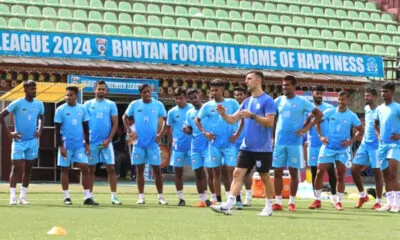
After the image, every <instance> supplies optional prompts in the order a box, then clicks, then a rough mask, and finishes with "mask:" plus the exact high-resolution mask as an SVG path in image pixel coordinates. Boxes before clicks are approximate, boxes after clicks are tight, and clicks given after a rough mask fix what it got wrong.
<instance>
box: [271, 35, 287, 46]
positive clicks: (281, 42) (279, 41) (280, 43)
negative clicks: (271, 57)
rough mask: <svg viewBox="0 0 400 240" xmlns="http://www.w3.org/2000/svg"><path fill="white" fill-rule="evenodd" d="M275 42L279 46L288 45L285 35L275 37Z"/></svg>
mask: <svg viewBox="0 0 400 240" xmlns="http://www.w3.org/2000/svg"><path fill="white" fill-rule="evenodd" d="M274 44H275V45H276V46H278V47H286V46H287V43H286V39H284V38H283V37H275V38H274Z"/></svg>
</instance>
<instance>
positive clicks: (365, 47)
mask: <svg viewBox="0 0 400 240" xmlns="http://www.w3.org/2000/svg"><path fill="white" fill-rule="evenodd" d="M363 51H364V52H365V53H374V52H375V50H374V47H373V46H372V45H369V44H364V45H363Z"/></svg>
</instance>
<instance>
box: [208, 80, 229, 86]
mask: <svg viewBox="0 0 400 240" xmlns="http://www.w3.org/2000/svg"><path fill="white" fill-rule="evenodd" d="M210 86H211V87H225V81H224V80H222V79H220V78H216V79H214V80H212V81H211V82H210Z"/></svg>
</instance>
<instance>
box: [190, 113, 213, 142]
mask: <svg viewBox="0 0 400 240" xmlns="http://www.w3.org/2000/svg"><path fill="white" fill-rule="evenodd" d="M195 123H196V126H197V127H198V128H199V130H200V132H201V133H203V135H204V136H205V137H206V138H207V139H208V140H210V141H212V140H215V135H214V134H213V133H210V132H207V131H206V130H205V129H204V127H203V124H202V123H201V119H200V118H199V117H197V118H196V120H195Z"/></svg>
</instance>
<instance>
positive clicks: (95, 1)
mask: <svg viewBox="0 0 400 240" xmlns="http://www.w3.org/2000/svg"><path fill="white" fill-rule="evenodd" d="M89 6H90V8H98V9H103V3H102V2H101V0H90V3H89ZM94 30H97V29H94Z"/></svg>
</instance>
